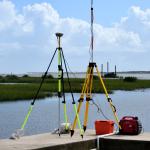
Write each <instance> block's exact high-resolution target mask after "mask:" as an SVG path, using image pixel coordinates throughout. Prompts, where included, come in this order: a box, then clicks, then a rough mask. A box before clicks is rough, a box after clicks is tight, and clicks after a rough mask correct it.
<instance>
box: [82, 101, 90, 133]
mask: <svg viewBox="0 0 150 150" xmlns="http://www.w3.org/2000/svg"><path fill="white" fill-rule="evenodd" d="M88 113H89V101H86V109H85V114H84V115H85V118H84V124H83V130H84V132H85V130H86V126H87V122H88Z"/></svg>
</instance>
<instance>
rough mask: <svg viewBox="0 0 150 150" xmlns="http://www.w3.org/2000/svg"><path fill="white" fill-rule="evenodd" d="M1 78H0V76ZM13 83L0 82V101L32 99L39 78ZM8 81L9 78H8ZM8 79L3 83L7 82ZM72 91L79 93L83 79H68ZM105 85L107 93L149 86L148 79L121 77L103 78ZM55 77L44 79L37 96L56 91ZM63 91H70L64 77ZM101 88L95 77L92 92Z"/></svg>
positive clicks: (45, 95)
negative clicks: (130, 80)
mask: <svg viewBox="0 0 150 150" xmlns="http://www.w3.org/2000/svg"><path fill="white" fill-rule="evenodd" d="M0 79H1V78H0ZM15 80H16V81H15V82H13V83H21V84H0V101H12V100H30V99H33V98H34V96H35V93H36V92H37V90H38V88H39V84H40V82H41V78H31V77H22V78H19V79H15ZM9 82H10V80H9ZM9 82H8V81H7V82H5V83H9ZM70 82H71V86H72V91H73V92H76V93H80V92H81V89H82V85H83V82H84V79H70ZM104 82H105V85H106V87H107V90H108V92H109V93H111V92H112V91H113V90H136V89H145V88H150V80H137V81H135V82H124V81H123V79H105V80H104ZM57 84H58V81H57V79H46V80H45V82H44V84H43V86H42V88H41V90H40V93H39V95H38V98H45V97H48V96H52V95H53V93H57V88H58V85H57ZM65 92H70V89H69V85H68V82H67V79H65ZM103 92H104V91H103V88H102V86H101V84H100V82H99V80H98V79H97V78H96V79H94V82H93V93H103Z"/></svg>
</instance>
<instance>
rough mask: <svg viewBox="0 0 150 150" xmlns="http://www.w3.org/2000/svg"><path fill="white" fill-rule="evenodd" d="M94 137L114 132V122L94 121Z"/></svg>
mask: <svg viewBox="0 0 150 150" xmlns="http://www.w3.org/2000/svg"><path fill="white" fill-rule="evenodd" d="M95 130H96V135H102V134H109V133H113V131H114V121H112V120H96V121H95Z"/></svg>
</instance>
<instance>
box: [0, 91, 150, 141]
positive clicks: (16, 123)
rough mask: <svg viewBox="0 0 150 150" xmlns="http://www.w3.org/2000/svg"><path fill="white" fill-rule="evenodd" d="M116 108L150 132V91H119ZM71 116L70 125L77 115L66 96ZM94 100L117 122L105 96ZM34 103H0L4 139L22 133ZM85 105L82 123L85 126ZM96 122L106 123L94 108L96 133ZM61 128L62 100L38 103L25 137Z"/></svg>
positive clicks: (0, 130)
mask: <svg viewBox="0 0 150 150" xmlns="http://www.w3.org/2000/svg"><path fill="white" fill-rule="evenodd" d="M74 97H75V99H76V100H77V99H78V98H79V94H74ZM110 97H111V98H112V100H113V103H114V105H115V106H116V108H117V112H118V116H119V118H121V117H123V116H127V115H133V116H138V117H139V119H140V120H141V122H142V124H143V127H144V131H149V132H150V115H149V112H150V89H147V90H137V91H115V92H114V93H113V94H111V95H110ZM66 100H67V112H68V118H69V122H72V121H73V119H74V116H75V114H74V111H73V107H72V103H71V96H70V94H66ZM93 100H94V101H95V102H96V103H97V104H98V105H99V106H100V108H101V109H102V111H103V112H104V114H105V115H106V116H107V117H108V118H110V119H113V114H112V112H111V109H110V107H109V104H108V102H107V100H106V98H105V95H104V94H94V95H93ZM29 105H30V102H29V101H17V102H3V103H0V138H1V139H2V138H8V137H10V135H11V134H12V133H13V132H14V131H15V130H16V129H19V128H20V126H21V123H22V122H23V120H24V117H25V115H26V114H27V111H28V108H29ZM84 106H85V105H84V104H83V107H82V110H81V114H80V119H81V121H82V122H83V118H84V117H83V114H84V113H83V112H84V109H85V107H84ZM61 112H62V113H61V122H64V121H63V120H64V119H63V118H64V117H63V105H61ZM96 119H104V117H103V115H102V114H101V113H98V112H97V108H96V107H95V106H94V105H92V104H91V105H90V108H89V122H88V128H93V129H94V122H95V120H96ZM57 127H58V98H57V97H51V98H46V99H41V100H38V101H36V103H35V106H34V108H33V112H32V113H31V116H30V117H29V121H28V123H27V125H26V127H25V135H32V134H38V133H44V132H50V131H53V130H54V129H55V128H57Z"/></svg>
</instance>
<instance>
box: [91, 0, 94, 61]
mask: <svg viewBox="0 0 150 150" xmlns="http://www.w3.org/2000/svg"><path fill="white" fill-rule="evenodd" d="M93 22H94V13H93V0H91V61H92V62H93V49H94V32H93Z"/></svg>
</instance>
